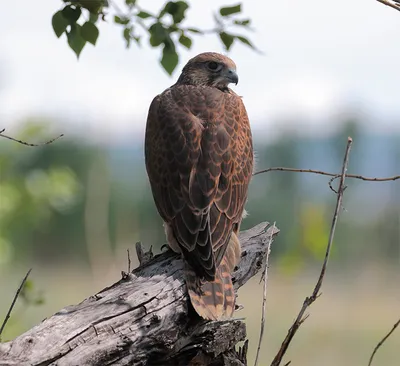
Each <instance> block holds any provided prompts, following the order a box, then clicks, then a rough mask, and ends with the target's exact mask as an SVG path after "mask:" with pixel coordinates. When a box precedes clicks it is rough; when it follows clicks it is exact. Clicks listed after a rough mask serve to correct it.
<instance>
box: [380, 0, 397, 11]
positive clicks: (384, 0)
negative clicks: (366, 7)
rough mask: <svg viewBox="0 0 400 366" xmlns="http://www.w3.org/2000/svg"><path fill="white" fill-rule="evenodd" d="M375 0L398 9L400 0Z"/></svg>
mask: <svg viewBox="0 0 400 366" xmlns="http://www.w3.org/2000/svg"><path fill="white" fill-rule="evenodd" d="M376 1H378V2H380V3H381V4H384V5H386V6H390V7H391V8H393V9H396V10H398V11H400V1H396V0H393V1H391V0H376Z"/></svg>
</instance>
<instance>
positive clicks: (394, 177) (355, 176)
mask: <svg viewBox="0 0 400 366" xmlns="http://www.w3.org/2000/svg"><path fill="white" fill-rule="evenodd" d="M272 171H279V172H295V173H313V174H320V175H327V176H328V177H334V178H336V177H340V176H341V174H338V173H328V172H324V171H321V170H314V169H295V168H284V167H274V168H268V169H264V170H259V171H258V172H255V173H254V174H253V175H259V174H262V173H268V172H272ZM346 178H354V179H361V180H365V181H368V182H387V181H391V180H398V179H400V175H395V176H393V177H385V178H375V177H373V178H369V177H364V176H362V175H357V174H346Z"/></svg>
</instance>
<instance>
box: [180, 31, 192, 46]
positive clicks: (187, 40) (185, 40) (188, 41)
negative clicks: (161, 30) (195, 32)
mask: <svg viewBox="0 0 400 366" xmlns="http://www.w3.org/2000/svg"><path fill="white" fill-rule="evenodd" d="M179 43H180V44H181V45H182V46H185V47H186V48H187V49H190V47H192V40H191V39H190V38H189V37H186V36H185V35H184V34H182V35H181V36H180V37H179Z"/></svg>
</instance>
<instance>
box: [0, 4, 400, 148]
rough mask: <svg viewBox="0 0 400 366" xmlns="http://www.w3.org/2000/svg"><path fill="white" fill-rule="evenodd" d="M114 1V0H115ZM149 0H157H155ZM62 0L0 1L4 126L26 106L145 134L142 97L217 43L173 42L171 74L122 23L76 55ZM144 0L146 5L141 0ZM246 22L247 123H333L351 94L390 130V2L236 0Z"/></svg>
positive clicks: (370, 123)
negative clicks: (130, 39) (58, 22)
mask: <svg viewBox="0 0 400 366" xmlns="http://www.w3.org/2000/svg"><path fill="white" fill-rule="evenodd" d="M119 1H121V0H119ZM140 3H143V4H144V3H145V2H144V1H143V0H142V1H140V2H139V4H140ZM148 3H151V4H150V5H151V7H152V8H153V9H158V8H159V7H160V6H161V4H162V3H163V1H161V0H157V1H152V2H148V1H147V2H146V4H148ZM191 3H192V6H191V8H190V9H189V11H188V18H189V21H188V22H187V24H188V25H192V26H197V27H202V28H211V27H212V26H213V20H212V17H211V14H212V11H213V10H217V9H218V8H219V6H220V5H230V4H234V3H235V1H229V0H224V1H220V0H212V1H211V0H202V1H192V2H191ZM61 6H62V1H61V0H41V1H35V2H33V1H23V2H20V1H7V2H4V4H3V6H2V11H1V12H0V34H1V38H0V127H2V128H3V127H5V128H6V129H7V132H8V133H9V134H11V133H12V131H13V130H14V129H15V128H16V122H18V121H20V120H22V119H23V118H24V117H27V116H31V115H44V116H49V117H52V116H57V117H58V119H59V120H60V116H61V117H62V119H61V121H62V123H61V124H59V125H56V126H54V129H55V130H57V131H59V132H60V133H62V132H64V133H68V132H70V131H71V129H74V130H75V131H76V130H77V129H78V127H80V128H79V131H82V130H83V131H84V132H90V133H93V134H96V136H100V137H101V139H102V140H106V141H111V140H114V141H118V140H119V139H120V138H126V137H132V136H133V135H134V134H139V135H143V133H144V127H145V122H146V116H147V110H148V106H149V104H150V102H151V100H152V98H153V97H154V96H155V95H157V94H158V93H160V92H162V91H163V90H164V89H165V88H167V87H168V86H170V85H171V84H173V83H174V82H175V80H176V78H177V77H178V75H179V73H180V70H181V68H182V66H183V65H184V63H185V62H186V61H187V60H188V59H189V58H191V57H193V56H194V55H196V54H198V53H200V52H204V51H217V52H222V53H224V50H223V48H222V45H221V44H220V41H219V40H218V39H217V37H216V36H213V35H210V36H207V37H195V39H194V46H193V47H192V49H191V50H190V51H186V50H185V49H183V48H181V60H180V64H179V66H178V69H177V70H176V71H175V73H174V75H173V77H172V78H171V77H169V76H168V75H167V74H166V73H165V72H164V71H163V70H162V69H161V67H160V66H159V64H158V58H159V55H160V50H158V49H150V48H149V47H148V46H147V44H148V43H147V41H144V42H143V46H142V48H141V49H138V48H137V47H136V46H135V45H133V46H131V48H130V49H126V48H125V44H124V41H123V39H122V37H121V28H120V27H117V26H116V25H114V24H113V22H111V19H112V16H111V14H110V15H109V17H108V18H109V19H110V21H109V22H108V23H103V24H102V25H101V27H100V37H99V40H98V43H97V45H96V47H93V46H92V45H90V44H88V45H86V46H85V48H84V50H83V52H82V54H81V57H80V59H79V61H77V59H76V57H75V55H74V53H73V52H72V51H71V50H70V49H69V47H68V45H67V43H66V38H65V35H63V36H62V37H61V38H60V39H57V38H56V36H55V34H54V32H53V30H52V27H51V17H52V15H53V13H54V12H55V11H57V10H58V9H59V8H61ZM146 6H148V5H146ZM243 10H244V16H245V17H250V18H251V19H252V22H253V26H254V28H255V32H254V33H250V34H249V37H250V39H251V40H252V41H253V42H254V43H255V44H256V45H257V46H258V48H260V49H261V50H262V51H263V52H264V55H259V54H257V53H253V52H252V51H251V50H250V49H248V48H247V47H246V46H243V45H241V44H237V45H234V47H233V49H232V51H231V52H230V53H229V56H230V57H231V58H232V59H233V60H234V61H235V62H236V64H237V69H238V73H239V78H240V82H239V84H238V85H237V86H234V87H233V88H234V89H235V91H236V92H237V93H238V94H240V95H242V96H243V97H244V102H245V105H246V108H247V110H248V114H249V116H250V120H251V123H252V126H253V130H254V131H262V132H265V133H266V134H273V131H274V130H276V122H277V121H280V123H282V124H284V123H285V122H284V121H285V120H287V119H288V118H292V119H293V118H294V119H298V124H297V125H296V126H295V127H297V128H298V129H299V130H302V131H305V132H311V131H316V132H325V131H329V130H330V129H331V128H332V123H328V122H327V121H328V120H329V118H330V117H332V116H335V115H337V113H338V111H340V110H341V109H342V108H344V107H347V106H351V107H352V108H353V109H355V110H357V111H360V112H362V113H363V115H365V116H367V117H368V118H367V119H366V122H367V123H366V128H369V129H372V130H374V131H397V132H400V42H399V35H400V13H399V12H397V11H395V10H394V9H391V8H388V7H386V6H384V5H382V4H380V3H378V2H377V1H375V0H351V1H349V0H335V1H321V0H301V1H299V0H279V1H276V0H275V1H270V0H265V1H260V0H243Z"/></svg>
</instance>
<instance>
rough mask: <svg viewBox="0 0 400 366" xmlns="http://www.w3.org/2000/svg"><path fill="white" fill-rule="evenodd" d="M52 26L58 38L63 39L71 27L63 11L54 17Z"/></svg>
mask: <svg viewBox="0 0 400 366" xmlns="http://www.w3.org/2000/svg"><path fill="white" fill-rule="evenodd" d="M51 24H52V25H53V29H54V33H55V34H56V36H57V38H60V37H61V35H62V34H63V33H64V32H65V30H66V29H67V27H68V25H69V23H68V20H67V19H65V18H64V15H63V13H62V11H61V10H59V11H58V12H57V13H55V14H54V15H53V18H52V19H51Z"/></svg>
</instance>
